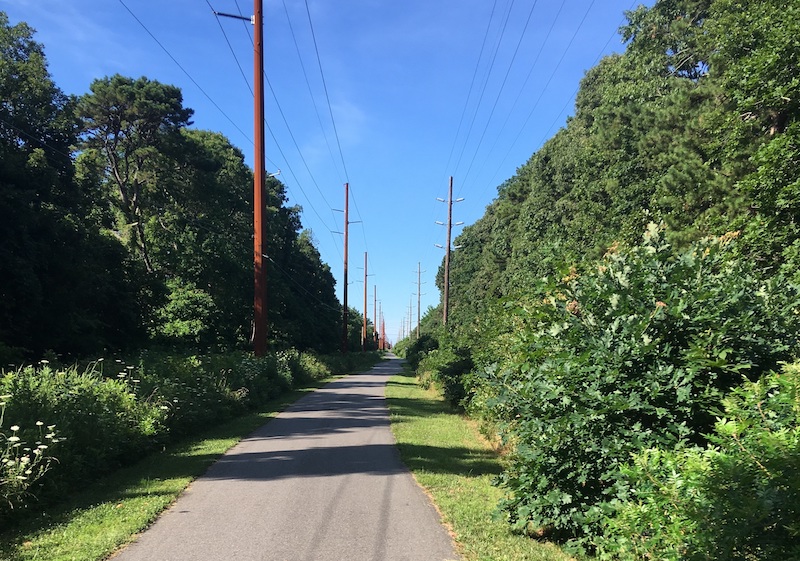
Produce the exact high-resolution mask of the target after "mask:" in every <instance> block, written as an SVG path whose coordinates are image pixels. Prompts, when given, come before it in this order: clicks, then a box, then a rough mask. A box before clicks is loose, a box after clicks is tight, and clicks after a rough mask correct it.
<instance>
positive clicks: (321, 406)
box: [114, 358, 458, 561]
mask: <svg viewBox="0 0 800 561" xmlns="http://www.w3.org/2000/svg"><path fill="white" fill-rule="evenodd" d="M400 370H401V362H400V360H399V359H397V358H392V359H391V360H388V361H383V362H382V363H380V364H378V365H377V366H376V367H375V368H373V369H372V370H371V371H370V372H368V373H365V374H355V375H351V376H347V377H345V378H341V379H339V380H337V381H335V382H332V383H330V384H328V385H326V386H325V387H323V388H321V389H320V390H317V391H316V392H314V393H312V394H309V395H307V396H306V397H304V398H302V399H300V400H299V401H297V402H296V403H294V404H293V405H292V406H290V407H289V408H288V409H287V410H286V411H284V412H283V413H281V414H280V415H278V416H277V417H275V418H274V419H273V420H272V421H270V422H269V423H267V424H266V425H264V426H263V427H261V428H260V429H259V430H257V431H256V432H255V433H253V434H252V435H250V436H249V437H247V438H245V439H244V440H242V441H241V442H240V443H239V444H237V445H236V446H235V447H233V448H232V449H231V450H230V451H228V453H227V454H225V455H224V456H223V457H222V458H221V459H220V460H219V461H217V462H216V463H215V464H214V465H212V466H211V468H209V470H208V472H207V473H206V474H205V475H204V476H202V477H200V478H199V479H197V480H196V481H195V482H194V483H192V485H191V486H190V487H189V488H188V489H187V491H186V492H185V493H184V494H183V495H182V496H181V497H180V498H179V499H178V500H177V501H176V503H175V504H174V505H173V506H172V507H171V508H170V509H169V510H167V511H166V512H165V513H164V514H163V515H162V516H161V517H160V518H159V519H158V520H157V521H156V522H155V524H153V526H151V527H150V528H149V529H148V530H147V531H145V532H144V533H143V534H141V535H140V536H139V538H138V539H137V540H136V541H135V542H134V543H132V544H131V545H129V546H128V547H127V548H125V549H124V550H122V551H121V552H120V553H119V554H118V555H116V556H115V557H114V561H203V560H208V561H211V560H214V561H217V560H220V561H221V560H247V561H256V560H258V561H272V560H275V561H293V560H298V561H299V560H302V561H362V560H363V561H444V560H451V559H457V558H458V556H457V555H456V553H455V551H454V549H453V544H452V541H451V538H450V536H449V534H448V533H447V531H446V529H445V528H444V527H443V526H442V523H441V521H440V519H439V515H438V513H437V512H436V510H435V509H434V507H433V506H432V504H431V502H430V500H429V499H428V497H427V496H426V495H425V493H423V491H422V490H421V489H420V488H419V486H418V485H417V484H416V482H415V481H414V478H413V477H412V476H411V474H410V472H409V471H408V470H407V469H406V468H405V467H404V465H403V464H402V463H401V461H400V457H399V454H398V452H397V448H396V446H395V442H394V437H393V435H392V433H391V430H390V428H389V412H388V409H387V407H386V402H385V399H384V391H385V387H386V382H387V380H388V378H389V377H390V376H391V375H393V374H396V373H397V372H399V371H400Z"/></svg>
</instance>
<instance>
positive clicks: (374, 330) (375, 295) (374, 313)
mask: <svg viewBox="0 0 800 561" xmlns="http://www.w3.org/2000/svg"><path fill="white" fill-rule="evenodd" d="M372 342H373V344H375V348H376V349H377V348H378V345H377V342H378V285H377V284H375V285H372Z"/></svg>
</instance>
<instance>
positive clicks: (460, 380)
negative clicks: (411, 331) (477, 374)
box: [417, 347, 474, 407]
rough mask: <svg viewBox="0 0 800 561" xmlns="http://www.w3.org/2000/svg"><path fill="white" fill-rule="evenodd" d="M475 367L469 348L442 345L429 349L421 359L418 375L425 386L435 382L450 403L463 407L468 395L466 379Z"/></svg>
mask: <svg viewBox="0 0 800 561" xmlns="http://www.w3.org/2000/svg"><path fill="white" fill-rule="evenodd" d="M473 367H474V364H473V362H472V357H471V356H470V353H469V351H468V350H467V349H463V348H451V347H440V348H438V349H433V350H431V351H429V352H428V353H427V354H426V355H425V357H424V358H423V359H422V360H421V361H420V363H419V367H418V368H417V375H418V376H419V379H420V382H421V384H422V385H423V386H426V387H427V386H429V385H430V384H431V383H433V384H435V385H436V386H437V387H438V388H439V389H440V390H441V392H442V394H443V396H444V398H445V399H446V400H447V401H448V402H450V404H452V405H454V406H456V407H461V406H462V401H463V400H464V398H465V397H466V396H467V392H466V389H465V386H464V379H465V376H466V375H467V374H468V373H469V372H470V371H471V370H472V368H473Z"/></svg>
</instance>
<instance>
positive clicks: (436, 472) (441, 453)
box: [386, 373, 570, 561]
mask: <svg viewBox="0 0 800 561" xmlns="http://www.w3.org/2000/svg"><path fill="white" fill-rule="evenodd" d="M386 397H387V400H388V404H389V409H390V411H391V416H392V430H393V431H394V434H395V438H396V439H397V443H398V447H399V449H400V455H401V456H402V458H403V461H404V462H405V464H406V465H407V466H408V467H409V468H410V469H411V471H412V472H413V473H414V477H416V479H417V481H418V482H419V483H420V485H422V487H423V488H425V489H426V490H427V491H428V493H429V494H430V495H431V497H432V499H433V501H434V503H435V504H436V505H437V507H438V508H439V511H440V512H441V515H442V519H443V520H444V521H445V523H446V524H448V525H449V526H450V528H451V530H452V532H453V534H454V537H455V540H456V543H457V546H458V548H459V552H460V553H461V554H462V555H463V557H464V559H465V561H478V560H480V561H521V560H531V561H565V560H568V559H570V557H569V556H568V555H566V554H565V553H563V552H562V551H561V550H560V549H559V548H558V547H556V546H555V545H552V544H547V543H541V542H536V541H533V540H531V539H529V538H526V537H523V536H519V535H514V534H512V533H511V532H509V529H508V526H507V524H506V523H505V522H504V521H502V520H497V519H495V518H494V517H493V512H494V510H495V507H496V505H497V503H498V501H499V499H500V496H501V491H500V489H498V488H497V487H495V486H493V485H492V483H491V481H492V478H493V477H494V476H495V475H496V474H498V473H499V472H500V469H501V468H500V461H499V459H498V457H497V454H496V453H495V451H494V450H493V449H492V447H491V446H490V445H489V444H488V443H486V442H485V441H484V440H483V439H482V438H481V436H480V434H479V433H478V432H477V431H476V430H475V428H474V427H473V426H472V425H471V424H470V423H468V422H467V421H466V420H465V419H464V418H463V417H462V416H461V415H459V414H457V413H455V412H453V411H452V410H451V408H450V407H449V406H448V405H447V404H446V403H445V402H444V401H443V400H441V399H440V398H439V396H438V394H436V393H435V392H434V391H432V390H424V389H422V388H420V387H419V386H418V385H417V383H416V379H415V378H414V377H413V374H410V373H405V374H403V375H400V376H395V377H393V378H392V379H391V380H390V381H389V385H388V386H387V388H386Z"/></svg>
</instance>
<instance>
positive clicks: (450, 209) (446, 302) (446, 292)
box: [436, 175, 464, 325]
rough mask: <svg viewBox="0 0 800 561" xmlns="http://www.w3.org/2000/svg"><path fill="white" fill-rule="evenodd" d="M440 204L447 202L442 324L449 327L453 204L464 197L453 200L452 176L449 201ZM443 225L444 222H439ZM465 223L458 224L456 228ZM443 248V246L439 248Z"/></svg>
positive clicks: (451, 178) (451, 177)
mask: <svg viewBox="0 0 800 561" xmlns="http://www.w3.org/2000/svg"><path fill="white" fill-rule="evenodd" d="M436 200H438V201H440V202H443V203H444V202H447V245H446V246H445V248H444V287H443V288H444V295H443V299H442V324H444V325H447V312H448V306H449V305H450V243H451V242H450V238H451V235H452V231H453V203H454V202H455V203H460V202H461V201H463V200H464V198H463V197H461V198H458V199H456V200H455V201H454V200H453V176H452V175H451V176H450V188H449V190H448V195H447V201H445V200H444V199H436ZM437 224H442V222H437ZM459 224H463V222H456V226H458V225H459ZM439 247H441V246H439Z"/></svg>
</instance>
